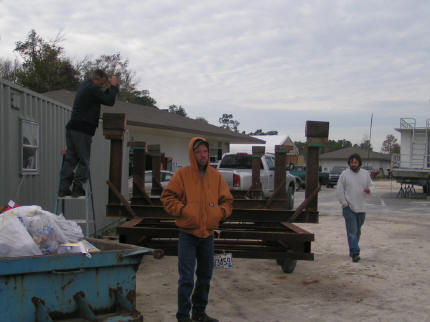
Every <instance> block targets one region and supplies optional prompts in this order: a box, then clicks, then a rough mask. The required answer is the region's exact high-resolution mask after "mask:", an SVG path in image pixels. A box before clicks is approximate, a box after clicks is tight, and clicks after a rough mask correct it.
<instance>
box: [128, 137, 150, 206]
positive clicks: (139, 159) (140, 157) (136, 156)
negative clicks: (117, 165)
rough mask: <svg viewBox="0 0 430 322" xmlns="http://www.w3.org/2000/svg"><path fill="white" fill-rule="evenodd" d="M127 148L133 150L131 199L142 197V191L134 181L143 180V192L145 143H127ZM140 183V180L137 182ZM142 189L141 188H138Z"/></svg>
mask: <svg viewBox="0 0 430 322" xmlns="http://www.w3.org/2000/svg"><path fill="white" fill-rule="evenodd" d="M128 146H129V147H130V148H131V149H132V150H133V191H132V198H137V197H142V191H141V189H139V187H137V185H136V181H137V180H138V179H136V178H137V177H139V178H143V191H145V180H144V178H145V169H146V167H145V157H146V155H145V150H146V143H145V142H141V141H138V142H136V141H135V142H129V143H128ZM139 181H140V183H142V180H139ZM140 188H142V187H140Z"/></svg>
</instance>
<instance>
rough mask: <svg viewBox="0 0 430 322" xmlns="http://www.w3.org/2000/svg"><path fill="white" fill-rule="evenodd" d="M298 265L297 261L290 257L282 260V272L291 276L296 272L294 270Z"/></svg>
mask: <svg viewBox="0 0 430 322" xmlns="http://www.w3.org/2000/svg"><path fill="white" fill-rule="evenodd" d="M296 264H297V260H296V259H291V258H289V257H285V258H284V259H283V260H282V264H281V267H282V271H283V272H284V273H287V274H291V273H292V272H294V269H295V268H296Z"/></svg>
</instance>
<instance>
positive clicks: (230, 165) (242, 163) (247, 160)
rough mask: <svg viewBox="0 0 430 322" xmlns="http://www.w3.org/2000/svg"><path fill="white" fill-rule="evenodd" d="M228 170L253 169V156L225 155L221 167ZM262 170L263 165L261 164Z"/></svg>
mask: <svg viewBox="0 0 430 322" xmlns="http://www.w3.org/2000/svg"><path fill="white" fill-rule="evenodd" d="M219 167H220V168H226V169H252V155H250V154H228V155H225V156H224V157H223V158H222V160H221V164H220V166H219ZM260 169H263V165H262V164H260Z"/></svg>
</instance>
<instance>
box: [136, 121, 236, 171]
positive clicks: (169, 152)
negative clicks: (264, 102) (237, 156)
mask: <svg viewBox="0 0 430 322" xmlns="http://www.w3.org/2000/svg"><path fill="white" fill-rule="evenodd" d="M127 128H128V131H129V140H131V141H143V142H145V143H146V145H147V146H148V145H150V144H160V149H161V153H164V155H165V157H171V158H172V159H173V162H172V163H173V164H172V166H173V167H172V168H173V170H174V171H175V170H176V169H178V168H181V167H184V166H187V165H189V164H190V161H189V156H188V144H189V142H190V139H191V138H193V137H195V136H198V135H197V134H187V133H178V132H173V131H168V130H158V129H151V128H142V127H137V126H128V127H127ZM206 139H207V140H208V142H209V146H210V150H211V157H215V156H217V154H218V153H217V148H219V149H222V151H221V155H222V153H225V152H227V151H228V142H224V141H221V140H218V139H215V138H210V137H209V138H206Z"/></svg>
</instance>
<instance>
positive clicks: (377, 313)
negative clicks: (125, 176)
mask: <svg viewBox="0 0 430 322" xmlns="http://www.w3.org/2000/svg"><path fill="white" fill-rule="evenodd" d="M375 183H376V191H375V193H374V194H373V195H372V196H371V197H369V198H368V200H367V203H368V207H367V215H366V222H365V224H364V226H363V230H362V239H361V242H360V247H361V258H362V259H361V261H360V262H359V263H352V261H351V259H350V258H349V256H348V246H347V241H346V232H345V224H344V219H343V217H342V215H341V210H340V206H339V205H338V203H337V201H336V198H335V189H328V188H325V187H323V188H322V191H321V192H320V194H319V210H320V223H319V224H300V225H299V226H301V227H303V228H304V229H306V230H308V231H310V232H312V233H314V234H315V242H313V243H312V251H313V253H314V254H315V260H314V261H298V263H297V267H296V269H295V271H294V272H293V273H292V274H284V273H283V272H282V271H281V268H280V267H279V266H278V265H277V264H276V262H275V261H274V260H257V259H234V267H233V268H232V269H226V270H216V271H215V272H214V277H213V280H212V285H211V293H210V299H209V305H208V307H207V313H208V314H209V315H212V316H215V317H217V318H218V319H219V320H220V321H222V322H228V321H230V322H240V321H249V322H251V321H253V322H257V321H258V322H271V321H273V322H275V321H390V322H392V321H430V300H429V299H430V269H429V265H430V201H429V200H426V199H398V198H396V195H397V191H398V190H399V185H398V184H396V183H394V182H390V181H376V182H375ZM303 198H304V192H303V191H299V192H297V194H296V205H299V203H300V202H301V201H302V200H303ZM177 280H178V273H177V258H176V257H164V258H163V259H161V260H155V259H153V258H152V257H150V256H148V257H144V259H143V261H142V264H141V265H140V268H139V271H138V273H137V276H136V281H137V309H138V310H139V311H140V312H141V313H142V314H143V316H144V320H145V321H147V322H157V321H163V322H164V321H175V313H176V309H177V303H176V292H177Z"/></svg>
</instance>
